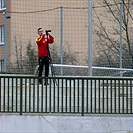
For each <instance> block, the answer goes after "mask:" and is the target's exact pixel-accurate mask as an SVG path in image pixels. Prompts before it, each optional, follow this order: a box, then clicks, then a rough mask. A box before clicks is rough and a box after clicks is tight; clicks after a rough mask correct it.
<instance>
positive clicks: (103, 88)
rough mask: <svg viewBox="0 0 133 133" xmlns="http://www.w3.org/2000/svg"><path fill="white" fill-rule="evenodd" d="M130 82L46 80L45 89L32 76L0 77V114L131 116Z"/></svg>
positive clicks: (76, 78) (109, 78)
mask: <svg viewBox="0 0 133 133" xmlns="http://www.w3.org/2000/svg"><path fill="white" fill-rule="evenodd" d="M41 78H42V77H41ZM42 79H43V80H45V78H42ZM132 80H133V79H132V78H118V77H115V78H111V77H107V78H105V77H49V78H48V81H49V83H50V85H48V86H44V85H39V84H38V78H37V77H35V76H0V89H1V91H0V112H1V113H20V114H21V115H22V114H23V113H71V114H72V113H73V114H82V116H83V115H84V114H132V113H133V110H132V106H133V102H132V99H133V96H132V93H133V92H132Z"/></svg>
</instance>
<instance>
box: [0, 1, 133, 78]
mask: <svg viewBox="0 0 133 133" xmlns="http://www.w3.org/2000/svg"><path fill="white" fill-rule="evenodd" d="M0 1H1V2H2V3H3V0H0ZM5 2H6V4H5V6H3V4H1V5H2V6H1V8H2V9H4V10H2V11H1V16H0V17H1V18H2V19H3V21H2V22H0V23H1V25H0V26H1V43H0V44H1V45H0V53H1V56H0V70H1V72H7V73H18V74H34V71H35V68H36V66H37V65H38V61H37V45H36V42H35V40H36V38H37V37H38V34H37V29H38V28H39V27H42V28H43V29H44V30H51V34H52V35H53V36H54V38H55V42H54V44H51V45H50V53H51V57H52V63H53V64H55V65H54V70H55V71H54V72H55V74H56V75H61V73H62V74H63V75H85V76H87V75H88V68H87V67H85V68H84V67H83V66H88V62H89V60H88V58H89V57H88V56H89V53H88V51H89V50H88V49H89V48H90V47H89V43H88V42H89V40H88V36H89V35H88V31H89V28H88V19H89V17H90V16H89V15H88V7H89V2H88V0H84V1H81V0H67V1H65V0H63V1H62V0H57V1H54V0H48V1H47V0H45V1H44V0H38V1H36V0H28V1H27V0H19V1H18V0H11V1H10V0H6V1H5ZM5 7H6V10H5ZM121 18H122V19H121ZM2 19H1V20H2ZM132 21H133V7H132V1H131V0H123V1H120V0H116V1H114V0H100V1H97V0H92V60H91V61H92V66H93V67H97V69H93V67H92V70H93V71H92V75H96V76H97V75H98V76H116V75H117V76H120V74H119V72H120V70H121V69H120V70H117V69H118V68H120V67H122V68H125V69H132V64H133V41H132V40H133V39H132V38H133V37H132ZM2 27H3V28H2ZM2 42H3V43H2ZM58 64H59V65H58ZM61 65H62V66H61ZM63 65H66V66H67V65H70V66H71V67H63ZM76 66H80V67H76ZM98 67H103V68H117V69H116V70H113V69H112V70H108V69H102V70H101V69H99V68H98ZM124 71H125V70H124ZM129 73H130V72H129ZM127 76H128V74H127Z"/></svg>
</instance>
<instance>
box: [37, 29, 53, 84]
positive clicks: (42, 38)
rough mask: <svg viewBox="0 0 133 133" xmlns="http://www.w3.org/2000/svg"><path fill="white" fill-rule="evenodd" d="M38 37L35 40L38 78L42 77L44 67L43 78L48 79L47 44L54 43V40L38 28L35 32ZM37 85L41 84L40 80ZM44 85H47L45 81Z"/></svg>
mask: <svg viewBox="0 0 133 133" xmlns="http://www.w3.org/2000/svg"><path fill="white" fill-rule="evenodd" d="M37 32H38V34H39V37H38V38H37V39H36V43H37V46H38V63H39V73H38V76H39V77H41V76H42V72H43V66H44V65H45V77H48V74H49V63H50V53H49V44H52V43H53V42H54V38H53V37H52V36H51V35H50V34H49V33H48V32H47V31H45V32H44V30H43V29H42V28H38V30H37ZM39 83H40V84H42V80H41V79H39ZM44 85H48V82H47V80H45V83H44Z"/></svg>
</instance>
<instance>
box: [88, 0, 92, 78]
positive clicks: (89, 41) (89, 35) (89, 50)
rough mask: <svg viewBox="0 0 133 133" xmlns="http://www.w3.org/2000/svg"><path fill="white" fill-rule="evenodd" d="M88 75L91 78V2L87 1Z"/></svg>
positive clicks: (90, 0)
mask: <svg viewBox="0 0 133 133" xmlns="http://www.w3.org/2000/svg"><path fill="white" fill-rule="evenodd" d="M88 74H89V76H92V0H88Z"/></svg>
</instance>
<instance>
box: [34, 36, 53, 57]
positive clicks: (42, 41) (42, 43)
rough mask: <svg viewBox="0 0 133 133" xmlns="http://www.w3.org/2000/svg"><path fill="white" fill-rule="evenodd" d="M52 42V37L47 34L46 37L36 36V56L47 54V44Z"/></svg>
mask: <svg viewBox="0 0 133 133" xmlns="http://www.w3.org/2000/svg"><path fill="white" fill-rule="evenodd" d="M47 40H48V41H47ZM53 42H54V38H53V37H52V36H49V37H48V38H46V37H45V36H43V37H42V36H41V37H38V38H37V39H36V43H37V45H38V57H43V56H49V52H48V47H47V45H49V44H51V43H53Z"/></svg>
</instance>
